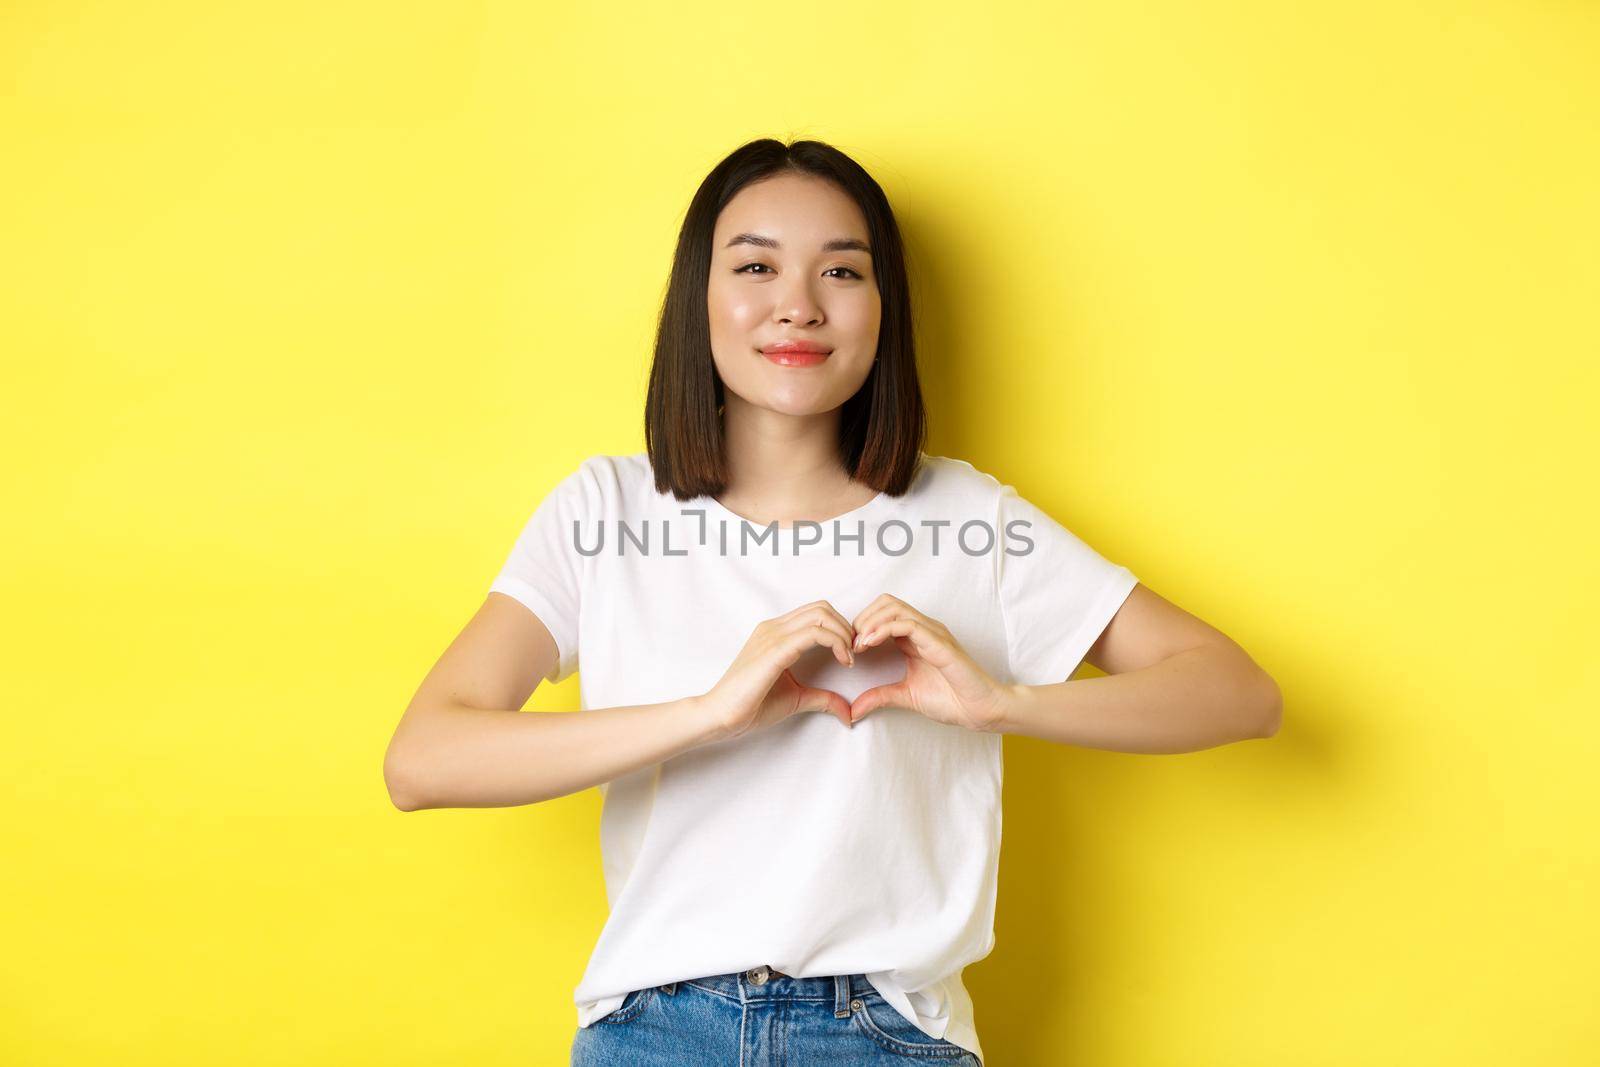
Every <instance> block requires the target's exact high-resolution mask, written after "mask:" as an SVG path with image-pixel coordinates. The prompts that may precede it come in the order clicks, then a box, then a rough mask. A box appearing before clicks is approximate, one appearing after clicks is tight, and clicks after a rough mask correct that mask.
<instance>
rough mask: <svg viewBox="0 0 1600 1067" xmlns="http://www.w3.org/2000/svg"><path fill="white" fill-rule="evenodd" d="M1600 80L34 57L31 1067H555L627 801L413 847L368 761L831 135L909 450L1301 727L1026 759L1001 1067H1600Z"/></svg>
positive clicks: (89, 13)
mask: <svg viewBox="0 0 1600 1067" xmlns="http://www.w3.org/2000/svg"><path fill="white" fill-rule="evenodd" d="M1597 54H1600V11H1597V9H1596V7H1595V6H1594V5H1593V4H1591V3H1578V2H1570V0H1569V2H1545V3H1511V2H1504V3H1446V2H1437V3H1428V4H1398V5H1397V4H1390V3H1377V2H1373V0H1358V2H1344V3H1323V4H1314V5H1303V4H1279V3H1267V2H1257V3H1240V2H1231V3H1208V4H1186V3H1178V2H1172V0H1165V2H1158V3H1152V4H1141V5H1123V4H1076V5H1072V6H1071V7H1069V8H1067V9H1065V10H1062V9H1059V8H1057V7H1055V6H1051V7H1050V8H1049V9H1047V8H1046V7H1045V6H1044V5H1039V6H1037V7H1033V6H1023V5H1013V4H1004V3H998V4H982V5H976V6H975V7H973V6H970V5H960V6H956V5H948V6H946V5H935V6H931V7H930V6H929V5H927V4H910V3H895V4H885V5H876V6H870V7H860V6H857V5H845V6H842V7H840V6H831V7H830V6H826V5H825V6H822V7H814V6H804V5H798V6H797V5H728V6H725V7H724V6H716V5H706V4H694V3H688V4H677V5H660V4H652V5H640V6H638V7H637V8H634V9H625V8H618V7H616V6H607V7H604V8H598V7H597V8H594V9H592V10H589V9H584V6H583V5H550V6H538V5H518V4H491V5H482V4H476V5H474V4H459V3H458V4H442V3H439V4H412V5H395V4H379V3H347V4H329V3H326V2H322V3H303V2H302V3H281V2H280V3H274V4H228V3H224V4H200V3H192V4H178V3H164V4H123V5H118V4H109V3H106V4H87V3H64V2H58V3H51V4H45V3H38V2H33V3H21V4H13V5H10V6H9V7H8V8H7V10H6V12H5V14H4V15H3V16H0V62H3V64H4V71H5V91H4V93H0V122H3V137H4V142H3V147H4V159H5V162H4V165H3V169H0V175H3V177H0V182H3V183H4V187H5V195H4V197H0V235H3V236H0V239H3V241H4V255H3V257H0V328H3V331H4V332H3V347H4V350H5V351H4V388H3V394H4V397H5V418H4V423H3V426H4V428H3V429H0V433H3V434H4V439H3V443H4V445H5V451H6V455H7V457H8V462H7V463H6V464H5V465H4V467H5V472H4V475H3V477H4V479H5V482H4V488H5V499H6V504H7V509H8V517H7V521H6V523H5V536H6V542H7V543H6V546H5V558H6V563H7V566H6V568H5V577H4V590H3V592H4V601H5V604H6V606H7V611H6V620H5V624H4V625H5V635H4V636H5V640H4V648H5V654H6V659H7V665H6V672H5V698H6V699H5V704H6V713H5V716H4V727H3V731H4V732H3V736H0V777H3V780H4V782H5V783H6V787H7V790H6V791H7V803H6V804H5V813H4V816H3V817H0V818H3V823H4V826H3V845H4V855H3V857H0V890H3V896H4V904H3V907H0V916H3V918H0V944H4V945H5V946H6V947H5V950H4V952H3V953H0V959H3V961H4V963H3V964H0V968H3V970H0V975H3V987H0V1002H3V1004H4V1007H3V1008H0V1061H3V1062H5V1063H7V1064H17V1065H24V1064H26V1065H44V1064H51V1065H55V1064H74V1065H76V1064H109V1063H116V1064H123V1065H137V1064H161V1065H173V1064H217V1063H229V1064H239V1065H248V1064H283V1063H294V1064H301V1065H312V1064H330V1065H332V1064H339V1065H344V1064H362V1063H373V1064H385V1065H398V1064H447V1063H472V1064H477V1065H485V1067H486V1065H492V1064H528V1063H540V1064H555V1063H565V1062H566V1059H565V1057H566V1054H567V1048H568V1044H569V1042H570V1040H571V1036H572V1033H573V1031H574V1029H575V1027H576V1019H575V1011H574V1008H573V1005H572V1001H571V998H572V992H573V988H574V986H575V985H576V983H577V981H578V978H579V977H580V975H581V972H582V969H583V966H584V964H585V962H586V960H587V958H588V953H589V950H590V948H591V947H592V945H593V942H594V938H595V936H596V934H597V933H598V931H599V928H600V924H601V922H602V920H603V918H604V913H605V901H604V895H603V889H602V883H601V876H600V867H599V854H598V841H597V819H598V815H599V807H598V801H599V795H598V792H597V791H596V790H593V789H590V790H586V791H584V792H583V793H581V794H577V795H572V796H568V797H564V798H561V799H558V800H555V801H551V802H548V803H544V804H540V805H535V806H531V807H525V808H520V809H501V810H451V811H429V812H418V813H401V812H398V811H396V810H395V809H394V808H392V807H391V806H390V804H389V801H388V798H387V796H386V794H385V790H384V785H383V780H382V775H381V762H382V756H383V752H384V748H385V745H386V744H387V742H388V739H389V737H390V734H391V731H392V730H393V728H394V725H395V723H396V722H397V720H398V718H399V716H400V713H401V711H402V709H403V708H404V706H405V704H406V702H407V701H408V700H409V699H410V697H411V695H412V692H413V691H414V689H415V687H416V685H417V683H418V682H419V681H420V680H421V678H422V676H423V674H424V673H425V672H426V670H427V668H428V667H429V666H430V665H431V664H432V662H433V661H434V659H435V658H436V657H437V656H438V654H439V653H440V652H441V651H442V650H443V649H444V647H445V645H446V644H447V643H448V642H449V640H450V639H451V638H452V637H453V636H454V634H455V633H456V632H457V631H458V629H459V628H460V626H461V625H462V624H463V623H464V622H465V621H466V619H467V618H468V616H469V615H470V614H471V612H472V611H473V610H474V609H475V608H476V606H477V605H478V603H479V602H480V601H481V600H482V598H483V596H484V595H485V591H486V589H487V586H488V584H489V581H490V580H491V578H492V577H493V575H494V573H495V571H496V570H497V569H498V567H499V565H500V563H501V562H502V559H503V557H504V554H505V552H506V550H507V549H508V548H509V546H510V544H511V540H512V538H513V537H514V536H515V534H516V532H517V531H518V529H519V528H520V526H521V524H522V522H523V520H524V519H525V518H526V517H527V514H528V512H529V511H531V509H532V507H533V506H534V505H535V504H536V503H537V502H538V500H539V499H540V497H541V496H542V495H543V494H544V493H545V492H547V491H548V490H549V489H550V488H551V487H552V486H553V485H554V484H555V482H556V481H557V480H559V478H560V477H561V476H563V475H564V474H566V473H567V472H569V471H570V470H572V469H573V468H574V467H575V466H576V464H577V463H578V461H579V460H581V459H582V458H583V457H585V456H587V455H590V454H593V453H596V452H611V453H622V452H631V451H635V450H637V449H639V448H642V447H643V437H642V430H641V423H642V415H641V413H642V407H643V399H644V384H645V380H646V374H647V370H648V360H649V353H650V342H651V338H652V328H653V324H654V320H655V315H656V313H657V310H658V307H659V300H660V297H661V293H662V290H663V287H664V285H665V282H666V275H667V270H668V266H669V262H670V256H671V251H672V246H673V241H674V239H675V236H676V232H677V226H678V224H679V222H680V220H681V218H682V214H683V211H684V209H685V208H686V206H687V204H688V201H689V197H690V196H691V194H692V193H693V191H694V188H695V186H696V185H697V184H698V182H699V181H700V179H701V178H702V177H703V175H704V174H705V172H706V171H707V170H708V169H709V168H710V167H711V166H712V165H713V164H714V163H715V162H716V161H717V160H718V159H720V158H721V157H722V156H723V155H724V154H725V153H726V152H728V151H730V150H731V149H733V148H734V147H735V146H736V145H738V144H739V143H741V142H742V141H744V140H747V139H750V138H753V137H761V136H776V137H779V138H790V137H805V136H815V137H818V138H821V139H823V140H827V141H830V142H832V143H834V144H836V145H838V146H839V147H840V148H842V149H844V150H845V151H847V152H850V153H852V154H853V155H855V157H856V158H857V159H858V160H860V161H861V162H862V163H863V164H864V165H865V166H866V167H867V168H868V169H869V170H870V171H872V172H873V174H874V175H875V176H876V177H877V178H878V179H879V181H880V182H881V183H882V184H883V185H884V187H885V189H886V190H887V191H888V193H889V196H890V198H891V201H892V202H893V204H894V205H895V207H896V209H897V212H898V215H899V218H900V220H901V224H902V226H903V228H904V230H905V233H906V236H907V240H908V243H909V247H910V253H911V256H912V269H913V271H914V273H915V277H916V299H917V310H918V314H919V316H920V330H921V333H920V344H921V349H920V356H921V359H922V361H923V366H924V374H925V384H926V387H927V390H928V394H929V399H930V403H931V411H932V419H933V422H932V429H933V433H932V438H931V441H930V451H932V452H934V453H935V454H942V455H953V456H957V457H960V458H964V459H967V460H969V461H971V462H973V463H974V464H975V465H977V466H978V467H979V468H980V469H984V470H987V471H990V472H992V473H995V474H996V475H997V476H999V477H1000V478H1001V479H1002V480H1004V481H1009V482H1011V483H1013V484H1015V485H1017V486H1018V487H1019V489H1020V490H1021V491H1022V492H1023V493H1024V494H1025V495H1028V496H1029V497H1030V498H1031V499H1034V500H1035V501H1037V502H1038V503H1040V504H1041V506H1043V507H1045V508H1047V509H1048V510H1050V511H1051V512H1052V513H1053V514H1055V515H1056V516H1057V517H1058V518H1059V519H1060V520H1061V521H1063V522H1064V523H1066V524H1067V525H1068V526H1069V527H1071V528H1072V529H1074V530H1075V531H1076V532H1077V533H1079V535H1080V536H1082V537H1084V538H1085V539H1086V540H1088V541H1089V542H1090V543H1091V544H1092V545H1094V546H1096V547H1097V548H1098V549H1099V550H1100V551H1102V552H1103V553H1104V554H1106V555H1107V556H1109V557H1111V558H1113V559H1115V560H1117V561H1118V562H1123V563H1126V564H1127V565H1128V566H1130V567H1131V568H1132V569H1133V570H1134V572H1135V573H1136V574H1138V575H1139V577H1140V578H1141V579H1142V580H1143V581H1144V582H1145V583H1146V584H1148V585H1149V586H1151V587H1152V588H1153V589H1155V590H1156V591H1157V592H1160V593H1161V594H1163V595H1164V596H1167V597H1168V598H1170V599H1172V600H1174V601H1175V602H1177V603H1178V604H1180V605H1182V606H1184V607H1185V608H1187V609H1188V610H1190V611H1193V612H1194V613H1195V614H1197V615H1199V616H1201V617H1202V618H1204V619H1206V620H1208V621H1210V622H1211V623H1213V624H1214V625H1216V626H1218V627H1220V628H1221V629H1223V630H1224V631H1225V632H1227V633H1228V634H1230V635H1231V636H1233V637H1234V638H1235V639H1236V640H1238V641H1239V642H1240V643H1241V644H1243V645H1244V646H1245V648H1246V649H1247V650H1249V651H1250V652H1251V653H1252V654H1253V655H1254V656H1255V657H1256V658H1257V660H1258V661H1259V662H1260V663H1261V664H1262V665H1263V666H1264V667H1266V668H1267V669H1268V670H1269V671H1270V672H1271V673H1272V674H1273V675H1274V676H1275V677H1276V678H1277V679H1278V680H1279V682H1280V684H1281V685H1282V688H1283V690H1284V693H1285V695H1286V711H1285V719H1284V726H1283V729H1282V732H1281V733H1280V734H1279V735H1278V736H1277V737H1276V738H1274V739H1272V740H1270V741H1255V742H1250V743H1244V744H1237V745H1230V746H1225V747H1221V748H1216V749H1211V750H1207V751H1203V752H1198V753H1191V754H1184V755H1177V756H1140V755H1130V754H1118V753H1107V752H1099V751H1093V750H1086V749H1076V748H1067V747H1062V746H1057V745H1053V744H1051V743H1048V742H1042V741H1038V740H1036V739H1029V738H1011V739H1008V741H1007V744H1006V760H1007V765H1006V766H1007V789H1006V800H1005V802H1006V832H1005V844H1006V848H1005V854H1004V859H1003V863H1002V872H1001V893H1000V905H999V917H998V945H997V947H996V949H995V951H994V953H993V954H992V955H991V956H990V957H989V958H988V959H986V960H984V961H982V962H981V963H979V964H976V965H974V966H973V967H971V968H969V970H968V971H967V979H968V982H969V985H970V987H971V989H972V991H973V994H974V997H975V999H976V1002H977V1010H978V1016H977V1020H978V1027H979V1031H980V1033H981V1035H982V1037H983V1041H984V1045H985V1047H986V1050H987V1051H988V1053H989V1057H990V1062H989V1065H988V1067H1014V1065H1024V1064H1027V1065H1032V1064H1083V1065H1091V1064H1092V1065H1095V1067H1124V1065H1125V1067H1167V1065H1170V1067H1255V1065H1259V1067H1269V1065H1270V1067H1279V1065H1295V1067H1305V1065H1329V1067H1333V1065H1339V1067H1347V1065H1353V1064H1360V1065H1367V1064H1382V1065H1391V1064H1392V1065H1397V1067H1398V1065H1404V1067H1414V1065H1418V1064H1438V1065H1441V1067H1442V1065H1450V1067H1468V1065H1479V1064H1482V1065H1495V1067H1503V1065H1505V1064H1512V1063H1517V1064H1540V1065H1574V1067H1576V1065H1578V1064H1585V1063H1594V1062H1595V1058H1596V1056H1597V1055H1600V1026H1597V1023H1596V1021H1595V1019H1596V1017H1595V1014H1594V1007H1595V1004H1596V1002H1597V1001H1600V982H1597V980H1596V970H1595V960H1596V958H1597V955H1600V938H1597V936H1596V935H1597V931H1600V922H1597V918H1596V915H1597V910H1600V909H1597V908H1596V906H1595V905H1596V875H1597V873H1600V871H1597V856H1600V849H1597V843H1596V842H1597V835H1596V818H1595V815H1596V811H1597V807H1600V805H1597V803H1596V801H1597V797H1596V790H1595V787H1594V784H1593V783H1594V780H1595V776H1596V774H1595V765H1596V755H1597V751H1596V750H1597V748H1600V745H1597V739H1600V728H1597V726H1596V711H1597V708H1600V700H1597V698H1600V657H1597V656H1596V654H1595V638H1596V636H1597V633H1596V630H1597V627H1596V623H1595V604H1596V596H1595V594H1596V586H1597V582H1596V571H1597V563H1596V552H1595V544H1596V543H1597V531H1596V528H1595V527H1596V523H1595V516H1594V509H1593V500H1592V497H1593V492H1594V484H1593V472H1594V461H1595V459H1596V452H1597V448H1596V440H1595V431H1594V429H1593V418H1594V412H1595V406H1596V396H1597V390H1596V386H1597V374H1596V370H1595V366H1596V357H1597V355H1600V344H1597V341H1600V327H1597V323H1596V295H1597V293H1600V251H1597V250H1600V204H1597V200H1600V198H1597V195H1596V189H1597V186H1600V180H1597V175H1600V149H1597V137H1596V131H1597V129H1600V74H1597V71H1600V66H1597V65H1596V60H1595V57H1596V55H1597ZM576 703H577V683H576V681H575V680H573V681H568V682H566V683H564V684H563V685H561V686H559V687H555V688H541V689H540V691H539V692H537V693H536V694H535V696H534V699H533V700H532V701H531V702H530V705H529V706H530V708H533V709H538V710H560V709H571V708H574V707H576ZM737 888H738V887H736V886H730V887H729V891H730V892H736V891H737Z"/></svg>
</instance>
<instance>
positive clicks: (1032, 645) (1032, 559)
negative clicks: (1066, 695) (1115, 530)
mask: <svg viewBox="0 0 1600 1067" xmlns="http://www.w3.org/2000/svg"><path fill="white" fill-rule="evenodd" d="M998 512H999V520H1000V521H999V546H1000V547H999V552H998V555H997V560H996V566H997V567H998V569H999V573H998V576H997V579H996V584H997V586H998V588H999V596H1000V613H1001V617H1002V618H1003V619H1004V621H1005V631H1006V648H1007V652H1008V656H1009V659H1010V664H1011V675H1012V679H1013V681H1014V682H1016V683H1018V684H1021V685H1050V684H1053V683H1055V682H1064V681H1066V680H1067V679H1069V678H1071V677H1072V675H1073V672H1075V671H1076V670H1077V669H1078V667H1079V666H1080V665H1081V664H1082V663H1083V657H1084V656H1085V655H1086V654H1087V653H1088V651H1089V649H1090V648H1091V647H1092V646H1093V645H1094V643H1095V641H1097V640H1098V639H1099V637H1100V635H1101V633H1103V632H1104V631H1105V628H1106V626H1107V624H1109V623H1110V622H1111V620H1112V618H1113V617H1114V616H1115V615H1116V614H1117V611H1118V609H1119V608H1121V607H1122V604H1123V602H1124V601H1125V600H1127V599H1128V595H1129V594H1130V593H1132V592H1133V587H1134V586H1136V585H1137V584H1139V580H1138V579H1137V578H1136V577H1134V574H1133V572H1132V571H1131V570H1129V569H1128V568H1127V567H1124V566H1122V565H1121V564H1118V563H1113V562H1112V561H1111V560H1108V559H1106V558H1105V557H1104V556H1102V555H1100V554H1099V553H1098V552H1096V551H1095V550H1094V549H1092V548H1090V547H1089V546H1088V545H1087V544H1085V543H1084V542H1083V541H1081V540H1080V539H1079V538H1078V537H1077V536H1076V535H1074V534H1073V533H1072V531H1070V530H1068V529H1067V528H1066V527H1064V526H1062V525H1061V524H1060V523H1059V522H1057V521H1056V520H1055V519H1053V518H1052V517H1051V516H1050V515H1049V514H1047V513H1046V512H1044V511H1043V510H1041V509H1040V508H1039V507H1037V506H1036V505H1034V504H1033V503H1031V502H1030V501H1028V500H1027V499H1026V498H1024V497H1022V496H1020V495H1018V493H1017V491H1016V489H1014V488H1012V487H1011V486H1009V485H1003V486H1001V487H1000V504H999V508H998Z"/></svg>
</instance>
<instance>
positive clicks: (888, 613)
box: [855, 594, 950, 648]
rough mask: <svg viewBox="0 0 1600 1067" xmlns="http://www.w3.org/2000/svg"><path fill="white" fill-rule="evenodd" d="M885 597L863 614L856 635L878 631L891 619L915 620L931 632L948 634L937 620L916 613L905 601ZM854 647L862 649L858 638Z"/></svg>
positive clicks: (918, 612) (946, 628)
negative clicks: (885, 599)
mask: <svg viewBox="0 0 1600 1067" xmlns="http://www.w3.org/2000/svg"><path fill="white" fill-rule="evenodd" d="M885 597H887V598H888V599H887V601H886V602H885V603H883V604H881V605H879V606H878V607H875V608H871V609H869V610H868V611H866V612H864V613H863V615H862V617H861V619H859V620H858V623H857V626H856V633H857V634H858V635H859V634H863V633H866V632H868V631H871V630H875V629H880V628H881V627H882V626H883V625H884V624H885V623H886V622H889V621H890V620H892V619H916V620H918V621H920V622H921V623H922V624H923V625H924V626H926V627H927V628H928V629H929V630H931V631H934V632H940V631H943V632H944V633H946V634H949V632H950V631H949V628H948V627H946V626H945V624H944V623H942V622H940V621H939V620H938V619H935V618H934V617H933V616H931V615H926V614H924V613H923V612H920V611H918V610H917V609H916V608H914V607H912V606H911V605H910V604H907V603H906V602H905V601H903V600H900V599H898V598H896V597H889V596H888V594H885ZM855 647H857V648H861V647H863V645H862V642H861V641H860V640H859V638H858V640H857V641H856V642H855Z"/></svg>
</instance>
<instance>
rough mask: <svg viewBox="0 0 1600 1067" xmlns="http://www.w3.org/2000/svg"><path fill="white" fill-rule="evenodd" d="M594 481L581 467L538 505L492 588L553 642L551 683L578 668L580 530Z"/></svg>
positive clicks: (562, 678)
mask: <svg viewBox="0 0 1600 1067" xmlns="http://www.w3.org/2000/svg"><path fill="white" fill-rule="evenodd" d="M589 482H590V477H589V474H588V472H587V471H586V470H585V469H584V468H583V467H579V468H578V469H577V470H576V471H573V472H572V473H571V474H569V475H567V476H566V477H565V478H563V479H562V480H561V481H560V482H559V483H557V484H556V486H555V488H554V489H552V490H550V492H549V493H548V494H547V495H546V496H545V498H544V499H543V500H541V501H540V502H539V506H538V507H537V508H535V509H534V512H533V514H532V515H531V516H530V517H529V518H528V521H527V522H526V523H525V524H524V525H523V527H522V532H521V533H519V534H518V535H517V539H516V541H515V543H513V544H512V546H511V552H510V553H509V554H508V555H507V556H506V561H505V565H504V566H502V567H501V568H500V573H499V574H498V575H496V576H495V579H494V581H493V582H492V583H491V584H490V586H489V592H491V593H504V594H505V595H506V596H509V597H512V598H514V599H516V600H518V601H520V602H521V603H522V604H523V605H524V606H526V607H527V609H528V610H529V611H531V612H533V613H534V614H535V615H537V616H538V617H539V621H540V622H542V623H544V625H545V628H546V629H547V630H549V631H550V636H551V637H553V638H555V642H556V652H557V654H558V657H557V662H556V666H555V671H554V673H553V674H550V675H547V676H546V677H547V679H548V680H549V681H551V682H559V681H563V680H564V679H566V678H568V677H570V676H571V675H572V674H573V673H574V672H575V671H576V670H577V669H578V613H579V611H580V610H581V609H582V595H581V594H582V589H583V560H584V557H583V556H582V555H580V554H579V552H578V549H577V545H578V540H577V535H576V533H575V530H576V529H577V528H585V529H586V528H587V527H588V526H589V525H590V523H589V521H588V511H589V501H590V500H591V499H592V496H591V494H590V492H589Z"/></svg>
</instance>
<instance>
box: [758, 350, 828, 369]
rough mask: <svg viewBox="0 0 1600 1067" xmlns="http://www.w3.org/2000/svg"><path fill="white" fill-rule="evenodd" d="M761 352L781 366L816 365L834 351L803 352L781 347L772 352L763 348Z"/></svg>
mask: <svg viewBox="0 0 1600 1067" xmlns="http://www.w3.org/2000/svg"><path fill="white" fill-rule="evenodd" d="M761 354H762V355H763V356H766V357H767V359H768V360H770V361H771V362H773V363H776V364H777V365H778V366H780V367H815V366H816V365H817V364H819V363H821V362H823V361H824V360H826V359H827V358H828V356H830V355H831V354H832V353H829V352H802V351H796V350H792V349H782V348H779V349H775V350H774V351H771V352H768V351H766V350H765V349H762V350H761Z"/></svg>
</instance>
